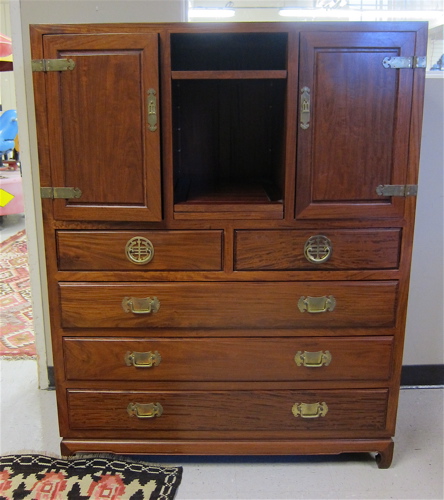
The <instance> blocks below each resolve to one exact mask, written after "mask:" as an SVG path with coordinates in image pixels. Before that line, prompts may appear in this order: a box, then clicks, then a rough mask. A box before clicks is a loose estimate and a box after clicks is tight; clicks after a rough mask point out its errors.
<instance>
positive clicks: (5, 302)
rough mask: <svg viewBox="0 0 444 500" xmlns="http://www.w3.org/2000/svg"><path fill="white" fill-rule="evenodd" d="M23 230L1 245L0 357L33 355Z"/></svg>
mask: <svg viewBox="0 0 444 500" xmlns="http://www.w3.org/2000/svg"><path fill="white" fill-rule="evenodd" d="M27 251H28V248H27V243H26V233H25V230H24V229H23V230H22V231H19V232H18V233H16V234H14V235H13V236H11V237H10V238H8V239H7V240H6V241H4V242H2V243H1V244H0V308H1V315H0V335H1V337H0V339H1V342H0V357H2V358H9V359H20V358H35V356H36V350H35V342H34V339H35V338H34V328H33V321H32V307H31V290H30V285H29V269H28V256H27Z"/></svg>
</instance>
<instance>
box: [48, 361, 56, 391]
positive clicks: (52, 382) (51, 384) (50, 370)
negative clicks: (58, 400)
mask: <svg viewBox="0 0 444 500" xmlns="http://www.w3.org/2000/svg"><path fill="white" fill-rule="evenodd" d="M47 369H48V389H49V390H55V378H54V367H53V366H48V367H47Z"/></svg>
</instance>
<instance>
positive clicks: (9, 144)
mask: <svg viewBox="0 0 444 500" xmlns="http://www.w3.org/2000/svg"><path fill="white" fill-rule="evenodd" d="M17 133H18V123H17V111H16V110H15V109H9V110H8V111H5V112H4V113H3V114H2V115H1V116H0V155H1V156H4V155H6V154H7V153H9V152H10V151H13V150H14V139H15V138H16V136H17Z"/></svg>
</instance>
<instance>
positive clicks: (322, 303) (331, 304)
mask: <svg viewBox="0 0 444 500" xmlns="http://www.w3.org/2000/svg"><path fill="white" fill-rule="evenodd" d="M335 307H336V299H335V298H334V297H333V295H329V296H328V297H327V296H325V295H324V296H323V297H304V296H302V297H301V298H300V299H299V301H298V308H299V310H300V311H301V312H306V311H307V312H309V313H311V314H317V313H325V312H329V311H330V312H331V311H333V310H334V308H335Z"/></svg>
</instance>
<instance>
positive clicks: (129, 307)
mask: <svg viewBox="0 0 444 500" xmlns="http://www.w3.org/2000/svg"><path fill="white" fill-rule="evenodd" d="M122 308H123V310H124V311H125V312H126V313H127V312H132V313H134V314H151V313H153V314H154V313H156V312H157V311H158V310H159V308H160V302H159V299H158V298H157V297H153V298H151V297H145V298H140V299H139V298H137V297H124V298H123V300H122Z"/></svg>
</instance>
